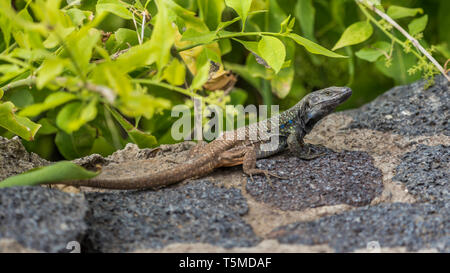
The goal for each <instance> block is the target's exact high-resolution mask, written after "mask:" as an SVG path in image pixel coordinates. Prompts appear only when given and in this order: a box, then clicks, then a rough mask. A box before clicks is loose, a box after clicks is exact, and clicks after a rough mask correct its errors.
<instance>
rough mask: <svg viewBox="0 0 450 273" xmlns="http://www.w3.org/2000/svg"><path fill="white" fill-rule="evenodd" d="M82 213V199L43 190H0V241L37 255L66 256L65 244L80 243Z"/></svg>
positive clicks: (38, 188) (84, 208)
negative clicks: (26, 249)
mask: <svg viewBox="0 0 450 273" xmlns="http://www.w3.org/2000/svg"><path fill="white" fill-rule="evenodd" d="M86 211H87V204H86V202H85V200H84V198H83V196H82V195H74V194H68V193H63V192H61V191H58V190H52V189H49V188H44V187H15V188H5V189H0V240H1V239H13V240H15V241H17V242H19V243H20V244H21V245H23V246H25V247H27V248H31V249H34V250H38V251H45V252H69V250H67V249H66V246H67V244H68V243H69V242H71V241H77V242H80V243H81V239H82V237H83V233H84V232H85V230H86V224H85V222H84V220H83V218H84V216H85V213H86ZM5 251H7V250H5ZM0 252H1V251H0Z"/></svg>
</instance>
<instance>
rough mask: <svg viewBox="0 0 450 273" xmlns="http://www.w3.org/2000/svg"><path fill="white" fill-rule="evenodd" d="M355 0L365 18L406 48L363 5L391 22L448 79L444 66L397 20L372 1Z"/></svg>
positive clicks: (404, 46) (419, 56)
mask: <svg viewBox="0 0 450 273" xmlns="http://www.w3.org/2000/svg"><path fill="white" fill-rule="evenodd" d="M356 2H357V4H358V6H359V7H360V8H361V10H362V12H363V13H364V15H366V16H367V18H369V20H370V21H371V22H373V23H374V24H375V25H377V26H378V27H379V28H380V29H381V30H382V31H383V32H384V33H385V34H386V35H387V36H388V37H389V38H390V39H391V40H393V41H395V42H396V43H398V44H400V45H401V46H403V48H407V45H406V44H405V42H403V41H401V40H400V39H398V38H397V37H395V36H394V35H392V34H391V33H389V31H387V30H386V29H385V27H383V26H382V25H381V24H380V23H379V22H378V21H377V20H376V19H375V18H374V17H373V16H372V15H371V14H370V13H368V12H367V10H366V9H365V7H364V6H367V7H368V8H369V9H370V10H372V11H373V12H375V13H376V14H378V15H379V16H380V17H381V18H383V19H384V20H386V22H388V23H389V24H391V25H392V26H393V27H394V28H395V29H397V30H398V31H399V32H400V33H401V34H403V36H405V37H406V39H408V40H409V41H410V42H411V43H412V44H413V45H414V46H415V47H416V48H417V50H418V51H420V52H421V53H422V54H423V56H425V57H426V58H427V59H428V60H430V62H432V63H433V65H434V66H435V67H436V68H437V69H438V70H439V71H440V72H441V73H442V75H444V77H445V78H447V80H448V81H450V77H449V76H448V75H447V73H446V72H445V70H444V68H443V67H442V66H441V65H440V64H439V63H438V62H437V61H436V59H435V58H434V57H433V56H431V54H430V53H428V51H427V50H425V49H424V48H423V46H422V45H421V44H420V43H419V41H417V39H415V38H414V37H412V36H411V35H410V34H409V33H408V32H407V31H406V30H405V29H403V28H402V27H401V26H400V25H399V24H398V23H397V22H395V21H394V20H393V19H392V18H391V17H389V15H387V14H386V13H384V12H382V11H381V10H380V9H378V8H377V7H375V5H374V4H373V3H370V2H369V1H365V0H356ZM412 52H413V54H414V55H416V57H417V58H419V59H420V60H422V61H424V57H423V56H421V55H420V54H419V53H417V52H416V51H414V50H413V51H412Z"/></svg>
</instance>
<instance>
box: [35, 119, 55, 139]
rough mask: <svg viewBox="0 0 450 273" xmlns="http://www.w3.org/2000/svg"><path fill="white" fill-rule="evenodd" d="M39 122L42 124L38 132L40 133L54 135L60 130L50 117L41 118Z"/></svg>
mask: <svg viewBox="0 0 450 273" xmlns="http://www.w3.org/2000/svg"><path fill="white" fill-rule="evenodd" d="M38 123H39V124H41V125H42V127H41V129H39V132H38V133H39V135H52V134H56V133H57V132H58V128H56V127H55V126H54V125H53V124H52V123H51V122H50V120H49V119H48V118H41V119H40V120H39V121H38Z"/></svg>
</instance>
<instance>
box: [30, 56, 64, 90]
mask: <svg viewBox="0 0 450 273" xmlns="http://www.w3.org/2000/svg"><path fill="white" fill-rule="evenodd" d="M63 69H64V61H63V60H62V59H60V58H48V59H45V60H44V62H43V63H42V65H41V67H40V69H39V70H38V73H37V77H36V87H37V88H38V89H42V88H43V87H44V86H45V85H47V83H49V82H50V81H52V80H53V79H54V78H56V77H57V76H59V74H61V72H62V71H63Z"/></svg>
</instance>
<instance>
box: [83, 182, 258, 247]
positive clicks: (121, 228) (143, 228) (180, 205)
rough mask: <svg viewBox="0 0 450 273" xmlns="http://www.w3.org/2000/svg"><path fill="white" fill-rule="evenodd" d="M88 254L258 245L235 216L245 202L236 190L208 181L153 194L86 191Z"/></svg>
mask: <svg viewBox="0 0 450 273" xmlns="http://www.w3.org/2000/svg"><path fill="white" fill-rule="evenodd" d="M86 199H87V200H88V201H89V204H90V207H91V213H90V215H89V216H88V217H87V218H86V219H87V222H88V225H89V231H88V233H87V235H88V236H87V241H88V243H89V244H91V245H93V246H94V247H93V248H92V249H91V250H90V251H100V252H123V251H134V250H138V249H145V248H161V247H164V246H165V245H168V244H171V243H176V242H178V243H182V242H192V243H209V244H214V245H218V246H223V247H238V246H252V245H255V244H256V243H258V242H259V238H258V237H257V236H256V235H255V234H254V233H253V230H252V228H251V227H250V226H249V225H248V224H246V223H245V222H244V221H243V220H242V218H241V216H242V215H244V214H245V213H246V212H247V210H248V207H247V203H246V201H245V199H244V197H243V196H242V195H241V192H240V190H238V189H225V188H219V187H215V186H213V185H211V183H210V182H208V181H203V180H200V181H191V182H190V184H189V185H183V186H179V187H176V188H167V189H161V190H159V191H156V192H154V191H128V192H115V193H86Z"/></svg>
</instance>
